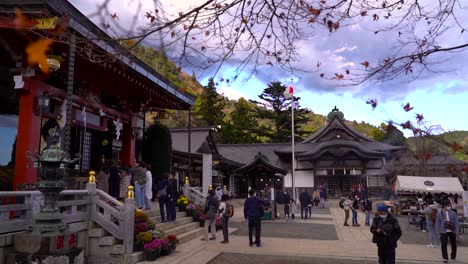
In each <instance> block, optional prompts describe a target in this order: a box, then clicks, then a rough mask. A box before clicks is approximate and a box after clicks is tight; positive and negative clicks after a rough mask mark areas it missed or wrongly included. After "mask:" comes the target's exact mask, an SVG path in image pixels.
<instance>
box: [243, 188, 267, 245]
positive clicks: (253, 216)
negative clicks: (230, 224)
mask: <svg viewBox="0 0 468 264" xmlns="http://www.w3.org/2000/svg"><path fill="white" fill-rule="evenodd" d="M249 194H250V197H249V198H247V200H245V203H244V217H245V219H247V220H248V221H249V246H253V244H256V245H257V247H261V246H262V243H261V241H260V234H261V230H262V216H261V212H262V211H263V207H264V204H263V201H262V199H260V198H258V197H257V196H256V194H255V190H254V189H250V190H249ZM254 228H255V242H252V233H253V229H254Z"/></svg>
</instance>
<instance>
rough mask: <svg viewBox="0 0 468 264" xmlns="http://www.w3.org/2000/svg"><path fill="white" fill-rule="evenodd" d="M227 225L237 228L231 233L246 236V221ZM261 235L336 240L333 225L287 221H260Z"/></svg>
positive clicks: (247, 231)
mask: <svg viewBox="0 0 468 264" xmlns="http://www.w3.org/2000/svg"><path fill="white" fill-rule="evenodd" d="M229 227H234V228H239V229H238V230H237V231H235V232H234V233H233V235H238V236H248V235H249V229H248V226H247V222H244V223H231V224H230V225H229ZM262 236H263V237H278V238H300V239H315V240H338V235H337V234H336V231H335V226H334V225H324V224H303V223H296V222H287V223H271V222H269V223H262Z"/></svg>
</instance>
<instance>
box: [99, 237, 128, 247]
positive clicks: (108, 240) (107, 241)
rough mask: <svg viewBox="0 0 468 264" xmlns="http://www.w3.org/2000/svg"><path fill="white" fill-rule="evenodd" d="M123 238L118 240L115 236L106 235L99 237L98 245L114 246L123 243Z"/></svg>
mask: <svg viewBox="0 0 468 264" xmlns="http://www.w3.org/2000/svg"><path fill="white" fill-rule="evenodd" d="M121 243H122V240H118V239H116V238H115V237H113V236H105V237H100V238H98V245H99V246H113V245H117V244H121Z"/></svg>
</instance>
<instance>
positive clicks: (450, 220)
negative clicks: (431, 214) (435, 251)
mask: <svg viewBox="0 0 468 264" xmlns="http://www.w3.org/2000/svg"><path fill="white" fill-rule="evenodd" d="M442 206H443V209H442V210H441V211H440V212H439V213H438V214H437V219H436V227H437V228H438V229H439V232H440V244H441V245H440V248H441V249H442V258H443V259H444V263H448V253H447V242H448V240H449V239H450V245H451V246H452V252H451V254H450V258H451V259H452V260H455V258H456V257H457V236H458V232H459V230H460V223H459V222H458V216H457V214H456V213H455V212H454V211H453V210H452V207H451V206H450V202H449V201H448V200H446V201H444V202H443V203H442Z"/></svg>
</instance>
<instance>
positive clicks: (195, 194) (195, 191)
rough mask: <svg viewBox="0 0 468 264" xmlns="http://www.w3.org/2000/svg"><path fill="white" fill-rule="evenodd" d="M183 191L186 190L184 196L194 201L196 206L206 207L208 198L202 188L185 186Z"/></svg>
mask: <svg viewBox="0 0 468 264" xmlns="http://www.w3.org/2000/svg"><path fill="white" fill-rule="evenodd" d="M183 189H184V195H185V196H186V197H187V198H188V199H189V200H191V201H193V202H194V203H195V204H198V205H202V206H204V205H205V202H206V196H205V195H203V193H202V191H201V189H200V188H197V187H190V186H188V185H184V187H183Z"/></svg>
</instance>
